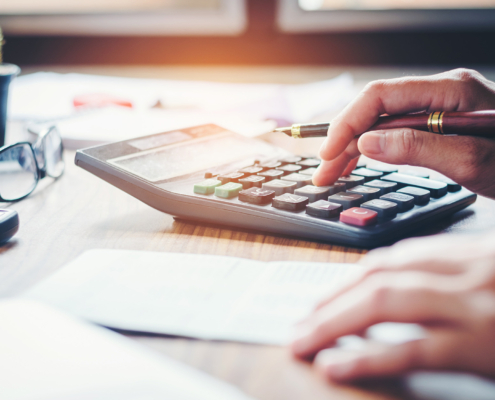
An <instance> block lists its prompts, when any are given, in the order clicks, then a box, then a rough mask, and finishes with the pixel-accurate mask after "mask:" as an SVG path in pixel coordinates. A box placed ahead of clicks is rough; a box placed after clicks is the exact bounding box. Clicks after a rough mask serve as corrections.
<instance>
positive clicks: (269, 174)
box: [258, 169, 284, 182]
mask: <svg viewBox="0 0 495 400" xmlns="http://www.w3.org/2000/svg"><path fill="white" fill-rule="evenodd" d="M283 175H284V171H279V170H276V169H269V170H267V171H263V172H260V173H259V174H258V176H262V177H264V178H265V182H269V181H271V180H272V179H279V178H280V177H282V176H283Z"/></svg>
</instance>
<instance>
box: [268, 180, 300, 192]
mask: <svg viewBox="0 0 495 400" xmlns="http://www.w3.org/2000/svg"><path fill="white" fill-rule="evenodd" d="M296 186H297V184H296V183H295V182H288V181H282V180H280V179H274V180H272V181H270V182H266V183H263V185H262V188H263V189H266V190H273V191H274V192H275V195H276V196H280V195H282V194H284V193H294V190H295V189H296Z"/></svg>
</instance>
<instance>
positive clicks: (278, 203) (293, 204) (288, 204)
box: [272, 193, 309, 211]
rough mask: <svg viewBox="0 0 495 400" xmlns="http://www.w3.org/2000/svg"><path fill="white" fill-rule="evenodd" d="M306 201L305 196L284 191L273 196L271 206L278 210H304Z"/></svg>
mask: <svg viewBox="0 0 495 400" xmlns="http://www.w3.org/2000/svg"><path fill="white" fill-rule="evenodd" d="M308 202H309V200H308V198H307V197H304V196H298V195H296V194H290V193H285V194H283V195H281V196H277V197H275V198H274V199H273V201H272V206H273V207H275V208H278V209H280V210H288V211H301V210H304V208H305V207H306V205H307V204H308Z"/></svg>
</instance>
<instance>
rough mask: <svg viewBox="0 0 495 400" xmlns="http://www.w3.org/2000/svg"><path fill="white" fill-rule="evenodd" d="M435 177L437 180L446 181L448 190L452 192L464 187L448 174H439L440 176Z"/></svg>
mask: <svg viewBox="0 0 495 400" xmlns="http://www.w3.org/2000/svg"><path fill="white" fill-rule="evenodd" d="M433 179H434V180H436V181H439V182H443V183H446V184H447V190H448V191H449V192H451V193H452V192H458V191H459V190H461V188H462V187H461V185H459V184H458V183H457V182H454V181H453V180H452V179H450V178H447V177H446V176H439V177H435V178H433Z"/></svg>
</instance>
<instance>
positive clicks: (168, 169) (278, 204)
mask: <svg viewBox="0 0 495 400" xmlns="http://www.w3.org/2000/svg"><path fill="white" fill-rule="evenodd" d="M75 163H76V165H78V166H79V167H81V168H84V169H85V170H87V171H89V172H91V173H92V174H94V175H96V176H98V177H99V178H101V179H103V180H105V181H107V182H108V183H110V184H112V185H114V186H116V187H117V188H119V189H121V190H123V191H125V192H127V193H128V194H130V195H132V196H134V197H135V198H137V199H139V200H141V201H142V202H144V203H146V204H148V205H149V206H151V207H153V208H155V209H157V210H160V211H163V212H165V213H168V214H171V215H173V216H175V217H178V218H181V219H186V220H192V221H196V222H207V223H213V224H218V225H229V226H233V227H238V228H244V229H250V230H255V231H262V232H270V233H275V234H282V235H290V236H294V237H297V238H307V239H314V240H318V241H324V242H330V243H338V244H344V245H351V246H357V247H365V248H373V247H377V246H381V245H384V244H389V243H392V242H395V241H397V240H398V239H400V238H404V237H406V236H410V235H412V234H413V233H414V231H415V230H417V229H418V228H420V227H424V226H425V225H427V224H431V223H432V222H433V221H436V220H439V219H441V218H445V217H447V216H449V215H451V214H453V213H455V212H456V211H459V210H461V209H463V208H465V207H467V206H469V205H470V204H472V203H473V202H474V201H475V200H476V195H475V194H474V193H472V192H470V191H469V190H467V189H465V188H463V187H461V186H460V185H458V184H457V183H455V182H453V181H450V180H448V179H446V178H441V179H435V180H434V179H429V177H428V175H424V174H421V173H420V174H418V173H417V171H407V170H404V171H400V170H398V169H397V167H396V166H392V165H387V164H378V163H371V162H370V163H368V164H367V165H359V166H358V168H357V169H355V170H354V171H353V172H352V174H351V175H349V176H343V177H341V178H340V179H339V180H338V181H337V182H335V184H333V185H330V186H325V187H316V186H314V185H313V184H312V174H313V173H314V171H315V170H316V168H317V166H318V165H319V163H320V160H319V159H318V158H316V157H309V156H306V157H303V156H300V155H294V154H290V153H288V152H287V151H285V150H283V149H281V148H278V147H276V146H273V145H271V144H269V143H267V142H265V141H262V140H259V139H253V138H247V137H243V136H241V135H238V134H236V133H234V132H231V131H229V130H227V129H224V128H222V127H220V126H217V125H213V124H208V125H202V126H196V127H191V128H187V129H180V130H174V131H170V132H163V133H159V134H154V135H149V136H143V137H139V138H136V139H130V140H125V141H121V142H116V143H110V144H104V145H99V146H95V147H91V148H87V149H82V150H79V151H77V153H76V158H75Z"/></svg>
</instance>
